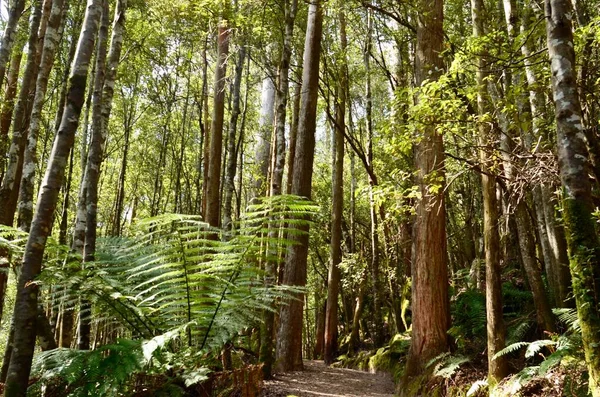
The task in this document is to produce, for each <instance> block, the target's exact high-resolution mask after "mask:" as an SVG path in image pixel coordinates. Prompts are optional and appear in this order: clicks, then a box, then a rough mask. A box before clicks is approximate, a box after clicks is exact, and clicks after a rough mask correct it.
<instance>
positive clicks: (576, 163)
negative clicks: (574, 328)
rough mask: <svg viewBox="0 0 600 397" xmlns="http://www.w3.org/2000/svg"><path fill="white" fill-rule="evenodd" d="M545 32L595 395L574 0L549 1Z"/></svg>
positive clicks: (592, 277)
mask: <svg viewBox="0 0 600 397" xmlns="http://www.w3.org/2000/svg"><path fill="white" fill-rule="evenodd" d="M545 10H546V33H547V38H548V53H549V56H550V63H551V67H550V70H551V72H552V93H553V94H554V104H555V106H556V113H555V114H556V134H557V142H558V162H559V167H560V177H561V181H562V185H563V203H562V204H563V211H564V212H563V214H564V215H563V216H564V222H565V227H566V229H567V236H568V237H567V241H568V243H569V256H570V259H571V276H572V278H573V294H574V295H575V300H576V303H577V314H578V317H579V323H580V325H581V336H582V339H583V349H584V352H585V358H586V362H587V366H588V371H589V385H590V391H591V392H592V396H594V397H597V396H600V349H598V346H600V294H599V292H598V289H597V288H596V286H598V285H600V259H599V258H598V252H597V251H598V248H599V246H600V244H599V242H598V236H597V234H596V230H595V226H594V223H595V221H594V217H593V215H592V212H593V211H594V203H593V201H592V193H591V185H590V182H589V178H588V172H589V169H590V163H589V160H588V153H587V148H586V146H585V138H584V135H583V125H582V118H581V106H580V104H579V96H578V92H577V81H576V73H575V65H576V63H575V50H574V45H573V31H572V23H571V19H570V18H571V17H572V15H573V12H572V9H571V3H570V1H569V0H546V1H545Z"/></svg>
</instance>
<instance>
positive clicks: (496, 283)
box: [471, 0, 508, 387]
mask: <svg viewBox="0 0 600 397" xmlns="http://www.w3.org/2000/svg"><path fill="white" fill-rule="evenodd" d="M471 13H472V20H473V36H474V37H475V38H476V39H482V38H483V37H484V36H485V32H484V30H483V17H484V16H483V0H471ZM480 53H481V55H480V56H479V60H478V68H477V86H478V90H477V110H478V114H479V142H480V143H479V144H480V145H481V147H482V149H481V150H480V161H481V163H482V165H481V168H482V169H483V173H482V174H481V182H482V187H481V190H482V192H483V240H484V246H485V276H486V280H485V281H486V284H485V302H486V318H487V321H486V322H487V356H488V383H489V384H490V385H491V387H494V386H495V385H496V384H497V383H498V382H499V381H500V380H502V378H504V377H505V376H506V375H507V370H508V367H507V361H506V356H502V357H499V358H496V359H494V354H496V353H497V352H499V351H500V350H502V349H504V347H505V343H506V327H505V325H504V317H503V312H502V280H501V272H502V270H501V268H500V233H499V230H498V225H499V223H500V217H499V213H498V205H499V203H498V199H497V197H496V176H495V175H494V174H493V170H494V168H496V167H495V166H494V164H493V163H490V160H489V159H490V158H493V156H492V155H491V153H492V152H493V151H494V150H495V148H494V147H493V145H494V142H495V141H496V140H497V139H496V138H495V137H494V133H493V130H492V125H491V123H489V122H487V121H486V120H485V119H486V117H487V115H488V112H489V111H490V108H491V106H490V105H491V100H490V95H489V92H488V84H487V78H488V76H489V73H488V72H487V71H486V67H487V65H486V63H487V62H488V60H487V59H486V58H487V53H486V51H485V49H483V50H480Z"/></svg>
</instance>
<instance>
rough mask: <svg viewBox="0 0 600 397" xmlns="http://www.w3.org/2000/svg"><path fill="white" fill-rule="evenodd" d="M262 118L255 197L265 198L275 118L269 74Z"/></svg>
mask: <svg viewBox="0 0 600 397" xmlns="http://www.w3.org/2000/svg"><path fill="white" fill-rule="evenodd" d="M260 101H261V105H260V117H259V120H258V136H257V138H258V139H257V142H256V163H255V165H256V171H255V172H256V176H255V178H254V197H255V198H256V197H261V196H265V195H266V193H267V183H268V179H269V178H268V175H269V158H270V155H271V137H272V135H273V121H274V117H275V113H274V110H275V83H274V78H273V76H270V75H269V74H268V75H267V76H266V77H265V78H264V79H263V82H262V91H261V100H260Z"/></svg>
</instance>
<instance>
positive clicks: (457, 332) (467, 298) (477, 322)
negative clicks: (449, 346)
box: [448, 289, 486, 349]
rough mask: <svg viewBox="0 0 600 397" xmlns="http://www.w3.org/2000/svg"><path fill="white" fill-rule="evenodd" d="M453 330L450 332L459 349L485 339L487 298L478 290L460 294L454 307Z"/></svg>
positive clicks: (469, 290)
mask: <svg viewBox="0 0 600 397" xmlns="http://www.w3.org/2000/svg"><path fill="white" fill-rule="evenodd" d="M452 324H453V326H452V328H450V330H449V331H448V332H449V334H450V335H452V337H453V338H454V339H455V340H456V343H457V344H458V346H459V348H461V349H464V348H467V347H468V346H469V345H471V343H472V342H473V341H475V340H480V341H481V340H484V339H485V330H486V317H485V296H484V295H483V294H482V293H481V292H480V291H478V290H476V289H468V290H465V291H461V292H459V294H458V295H457V296H456V298H455V301H454V302H453V305H452Z"/></svg>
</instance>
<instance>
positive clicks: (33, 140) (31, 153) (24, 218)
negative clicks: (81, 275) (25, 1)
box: [17, 0, 68, 231]
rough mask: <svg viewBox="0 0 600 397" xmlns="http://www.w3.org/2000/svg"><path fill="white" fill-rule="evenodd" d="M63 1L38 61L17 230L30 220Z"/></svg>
mask: <svg viewBox="0 0 600 397" xmlns="http://www.w3.org/2000/svg"><path fill="white" fill-rule="evenodd" d="M67 6H68V2H67V4H65V2H64V0H54V1H53V2H52V9H51V11H50V17H49V18H48V25H47V27H46V31H45V33H44V45H43V48H42V53H41V63H40V67H39V71H38V75H37V82H36V89H35V98H34V100H33V106H32V109H31V121H30V125H29V134H28V136H27V145H26V147H25V154H24V165H23V175H22V177H21V186H20V190H19V200H18V201H19V204H18V209H19V216H18V219H17V225H18V226H19V228H20V229H22V230H25V231H29V227H30V226H31V220H32V219H33V190H34V183H35V170H36V168H37V163H38V162H37V142H38V135H39V132H40V123H41V121H42V120H41V119H42V107H43V106H44V99H45V97H46V90H47V88H48V79H49V77H50V71H51V70H52V67H53V66H54V55H55V53H56V48H57V47H58V43H59V41H60V38H61V36H62V30H63V26H64V24H63V21H64V19H63V16H64V15H65V12H66V8H67Z"/></svg>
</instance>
